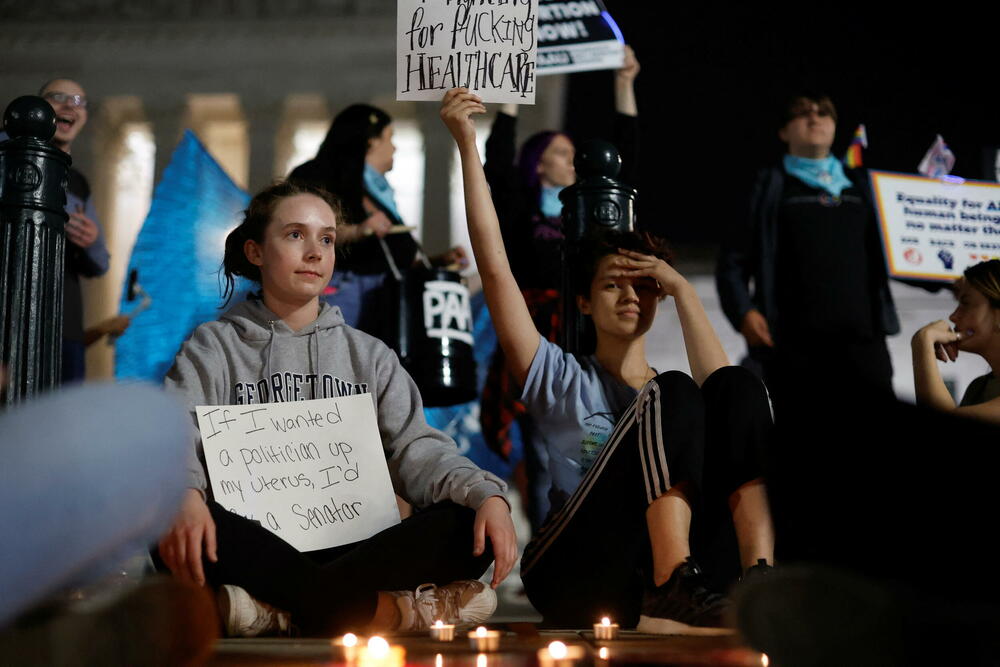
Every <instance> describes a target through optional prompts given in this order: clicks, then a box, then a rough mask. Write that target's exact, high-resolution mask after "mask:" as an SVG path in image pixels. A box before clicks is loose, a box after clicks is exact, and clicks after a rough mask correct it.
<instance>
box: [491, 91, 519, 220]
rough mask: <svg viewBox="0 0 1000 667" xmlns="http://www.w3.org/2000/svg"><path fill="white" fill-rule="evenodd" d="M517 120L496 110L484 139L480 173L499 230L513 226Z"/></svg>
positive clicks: (515, 209)
mask: <svg viewBox="0 0 1000 667" xmlns="http://www.w3.org/2000/svg"><path fill="white" fill-rule="evenodd" d="M516 131H517V118H515V117H514V116H508V115H507V114H505V113H503V112H502V111H498V112H497V115H496V118H494V119H493V127H492V128H490V136H489V137H488V138H487V139H486V162H485V163H484V164H483V171H484V172H485V173H486V182H487V183H488V184H489V186H490V194H491V195H492V197H493V206H494V207H495V208H496V211H497V218H498V219H499V220H500V225H501V228H503V229H508V228H509V227H510V226H511V225H512V224H514V220H513V217H514V216H516V215H517V211H518V209H519V207H518V204H519V199H520V186H519V183H518V173H517V167H516V166H515V164H514V157H515V154H516V152H517V149H516V147H515V145H514V144H515V142H516V139H515V134H516Z"/></svg>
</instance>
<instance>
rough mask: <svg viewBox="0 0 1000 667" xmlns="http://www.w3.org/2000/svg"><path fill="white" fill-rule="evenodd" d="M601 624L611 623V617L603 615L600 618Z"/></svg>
mask: <svg viewBox="0 0 1000 667" xmlns="http://www.w3.org/2000/svg"><path fill="white" fill-rule="evenodd" d="M601 625H611V619H610V618H608V617H607V616H605V617H604V618H602V619H601Z"/></svg>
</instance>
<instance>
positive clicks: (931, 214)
mask: <svg viewBox="0 0 1000 667" xmlns="http://www.w3.org/2000/svg"><path fill="white" fill-rule="evenodd" d="M869 175H870V177H871V182H872V191H873V192H874V194H875V202H876V205H877V209H878V217H879V224H880V225H881V231H882V243H883V245H884V246H885V258H886V263H887V265H888V271H889V275H890V276H892V277H893V278H917V279H922V280H941V281H948V282H950V281H952V280H954V279H955V278H958V277H959V276H961V275H962V272H963V271H965V269H966V268H967V267H969V266H971V265H973V264H978V263H979V262H983V261H986V260H989V259H1000V184H997V183H987V182H983V181H962V180H961V179H955V180H951V181H949V180H947V179H944V180H942V179H936V178H926V177H923V176H916V175H913V174H896V173H891V172H886V171H874V170H871V171H869Z"/></svg>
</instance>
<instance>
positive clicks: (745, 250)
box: [715, 172, 766, 331]
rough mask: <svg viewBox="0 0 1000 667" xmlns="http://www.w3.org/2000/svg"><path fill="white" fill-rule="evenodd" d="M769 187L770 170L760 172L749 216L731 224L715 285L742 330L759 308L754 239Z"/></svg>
mask: <svg viewBox="0 0 1000 667" xmlns="http://www.w3.org/2000/svg"><path fill="white" fill-rule="evenodd" d="M765 187H766V172H761V173H760V174H758V175H757V180H756V182H755V183H754V186H753V191H752V194H751V196H750V205H749V207H748V213H747V215H746V217H743V218H739V219H737V220H735V221H734V222H733V224H731V225H729V228H728V230H727V233H726V236H725V238H724V240H723V242H722V247H721V248H720V250H719V258H718V261H717V263H716V266H715V289H716V291H717V292H718V293H719V303H720V304H721V305H722V311H723V312H724V313H725V314H726V318H727V319H728V320H729V323H730V324H732V325H733V328H734V329H736V331H739V330H740V326H741V325H742V324H743V318H744V317H745V316H746V314H747V311H749V310H751V309H753V308H755V307H756V306H754V303H753V299H752V298H751V296H750V278H751V277H752V276H753V275H754V273H755V267H756V265H757V262H759V261H760V258H758V257H757V256H756V250H755V248H756V245H755V243H754V234H753V229H754V219H755V218H756V217H757V216H756V214H757V210H756V209H757V208H758V207H759V206H760V205H761V203H760V200H761V197H762V196H763V194H764V190H765Z"/></svg>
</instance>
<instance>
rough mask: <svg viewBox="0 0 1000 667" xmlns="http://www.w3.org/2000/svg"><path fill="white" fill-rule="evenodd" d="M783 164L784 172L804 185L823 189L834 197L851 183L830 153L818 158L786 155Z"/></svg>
mask: <svg viewBox="0 0 1000 667" xmlns="http://www.w3.org/2000/svg"><path fill="white" fill-rule="evenodd" d="M784 166H785V173H787V174H790V175H791V176H794V177H795V178H797V179H799V180H800V181H802V182H803V183H805V184H806V185H809V186H812V187H814V188H818V189H820V190H825V191H826V192H829V193H830V194H831V195H833V196H834V197H839V196H840V193H841V192H843V191H844V190H845V189H847V188H849V187H851V185H852V183H851V180H850V179H849V178H847V176H846V175H845V174H844V165H843V164H841V162H840V160H838V159H837V158H835V157H833V156H832V155H828V156H826V157H825V158H820V159H819V160H813V159H811V158H807V157H796V156H795V155H786V156H785V160H784Z"/></svg>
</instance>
